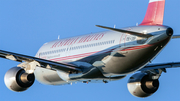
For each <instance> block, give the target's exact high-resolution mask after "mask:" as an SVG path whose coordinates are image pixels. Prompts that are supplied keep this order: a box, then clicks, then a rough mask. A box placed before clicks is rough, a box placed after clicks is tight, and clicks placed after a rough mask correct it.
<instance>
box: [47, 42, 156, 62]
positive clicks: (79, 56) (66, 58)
mask: <svg viewBox="0 0 180 101" xmlns="http://www.w3.org/2000/svg"><path fill="white" fill-rule="evenodd" d="M150 46H153V45H141V46H134V47H129V48H126V49H123V50H119V51H129V50H137V49H142V48H147V47H150ZM113 50H114V49H110V50H105V51H95V52H89V53H83V54H78V55H72V56H66V57H60V58H55V59H50V60H51V61H63V60H68V59H76V58H83V57H87V56H90V55H92V54H95V53H98V52H100V53H99V54H103V53H109V52H112V51H113Z"/></svg>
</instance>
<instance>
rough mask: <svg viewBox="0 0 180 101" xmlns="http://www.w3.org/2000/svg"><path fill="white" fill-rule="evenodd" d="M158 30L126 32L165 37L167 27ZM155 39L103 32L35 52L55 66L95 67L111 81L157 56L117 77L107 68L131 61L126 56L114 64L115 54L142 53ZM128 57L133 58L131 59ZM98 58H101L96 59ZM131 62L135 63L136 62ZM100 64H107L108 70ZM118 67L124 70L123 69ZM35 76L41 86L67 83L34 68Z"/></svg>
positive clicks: (113, 71) (60, 41) (51, 44)
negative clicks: (140, 51) (110, 78)
mask: <svg viewBox="0 0 180 101" xmlns="http://www.w3.org/2000/svg"><path fill="white" fill-rule="evenodd" d="M158 27H160V28H161V30H160V31H159V32H155V31H157V26H141V27H139V26H137V27H131V28H130V27H129V28H125V29H126V30H133V31H137V32H144V33H152V34H153V33H154V34H155V35H156V34H157V35H158V34H166V33H165V30H166V28H167V27H164V26H158ZM155 38H156V37H153V38H150V39H146V38H140V37H137V36H134V35H129V34H126V33H120V32H116V31H106V32H100V33H94V34H88V35H83V36H77V37H72V38H66V39H58V40H55V41H51V42H48V43H45V44H44V45H43V46H42V47H41V48H40V49H39V51H38V52H37V54H36V57H39V58H42V59H47V60H51V61H55V62H63V63H71V64H74V65H76V66H85V67H92V66H94V67H97V68H98V69H99V70H100V71H101V72H102V74H103V75H104V76H106V77H112V76H116V75H127V74H129V73H132V72H134V71H137V70H138V69H140V68H142V67H143V66H144V65H146V64H147V63H148V62H149V61H150V60H151V59H153V58H154V57H155V56H156V55H154V56H153V57H150V58H148V59H149V60H148V61H146V62H144V63H143V64H141V65H138V67H136V68H135V69H131V70H129V71H127V72H124V73H121V72H117V73H116V70H109V68H112V67H111V66H113V68H119V66H120V65H121V64H122V63H121V62H128V61H127V60H129V59H130V58H131V57H130V56H128V55H127V56H126V57H128V58H126V59H127V60H126V59H124V60H126V61H116V60H114V58H115V54H116V53H118V54H123V55H124V54H125V55H126V52H129V51H130V52H129V53H131V52H132V51H134V50H135V51H136V52H137V51H138V50H142V49H143V48H147V47H150V46H153V44H154V43H157V40H153V39H155ZM165 38H167V37H166V35H164V36H163V37H161V38H160V39H159V40H158V41H162V40H164V39H165ZM149 43H151V45H147V44H149ZM128 47H131V48H128ZM126 48H128V49H126ZM158 53H159V52H158ZM156 54H157V53H156ZM131 56H132V57H133V55H131ZM99 57H102V58H100V59H99ZM121 58H122V57H121ZM96 59H97V60H96ZM122 59H123V58H122ZM95 60H96V61H95ZM117 60H118V59H117ZM119 60H120V58H119ZM92 61H93V62H92ZM133 61H134V62H136V61H135V60H133ZM128 63H129V62H128ZM102 64H106V66H107V67H106V66H105V65H102ZM111 64H115V65H111ZM103 66H104V67H105V68H104V67H103ZM108 66H109V67H108ZM124 66H125V65H124ZM121 67H122V68H124V67H123V66H121ZM42 72H43V73H42ZM44 72H46V73H44ZM43 74H46V75H43ZM48 74H49V75H48ZM35 75H36V76H35V77H36V79H37V80H39V81H40V82H41V83H45V84H55V85H56V84H64V83H66V82H64V81H62V79H61V78H60V77H59V75H58V73H57V72H56V71H52V70H46V69H42V68H38V67H37V69H36V71H35ZM48 78H49V79H48ZM52 79H53V80H52ZM62 82H63V83H62Z"/></svg>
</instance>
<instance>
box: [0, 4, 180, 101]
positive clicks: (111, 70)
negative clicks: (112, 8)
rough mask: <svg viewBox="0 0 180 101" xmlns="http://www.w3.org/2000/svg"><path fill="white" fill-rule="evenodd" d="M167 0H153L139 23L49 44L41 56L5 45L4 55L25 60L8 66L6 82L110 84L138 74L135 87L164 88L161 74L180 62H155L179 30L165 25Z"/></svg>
mask: <svg viewBox="0 0 180 101" xmlns="http://www.w3.org/2000/svg"><path fill="white" fill-rule="evenodd" d="M164 6H165V0H150V1H149V5H148V9H147V12H146V15H145V18H144V20H143V21H142V23H141V24H140V25H138V26H132V27H126V28H121V29H118V28H111V27H106V26H101V25H97V27H101V28H104V29H108V30H110V31H104V32H99V33H93V34H88V35H83V36H77V37H72V38H66V39H58V40H54V41H51V42H48V43H45V44H44V45H43V46H42V47H41V48H40V49H39V51H38V52H37V54H36V55H35V57H32V56H27V55H23V54H18V53H14V52H8V51H4V50H0V57H1V58H5V59H9V60H14V61H17V62H21V63H20V64H19V65H18V66H16V67H13V68H11V69H10V70H8V71H7V73H6V74H5V77H4V81H5V84H6V86H7V87H8V88H9V89H10V90H12V91H16V92H21V91H25V90H27V89H28V88H29V87H31V86H32V85H33V83H34V80H35V79H36V80H38V81H39V82H40V83H42V84H48V85H65V84H72V83H74V82H83V83H96V82H98V83H108V82H110V81H115V80H120V79H123V78H125V77H126V76H127V75H131V74H132V73H135V74H133V75H132V76H131V77H130V78H129V81H128V84H127V86H128V90H129V92H130V93H131V94H132V95H134V96H136V97H143V98H144V97H148V96H150V95H152V94H153V93H155V92H156V91H157V90H158V87H159V77H160V76H161V73H162V72H166V68H176V67H180V62H174V63H159V64H152V63H151V61H153V59H154V58H155V57H156V56H157V55H158V54H159V53H160V52H161V51H162V50H163V49H164V47H165V46H166V45H167V44H168V43H169V42H170V40H171V39H175V38H180V35H173V29H172V28H171V27H168V26H164V25H163V15H164Z"/></svg>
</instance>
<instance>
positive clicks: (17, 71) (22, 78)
mask: <svg viewBox="0 0 180 101" xmlns="http://www.w3.org/2000/svg"><path fill="white" fill-rule="evenodd" d="M34 81H35V76H34V74H28V73H26V72H25V70H24V69H22V68H20V67H13V68H11V69H9V70H8V71H7V72H6V74H5V76H4V82H5V84H6V86H7V88H9V89H10V90H12V91H16V92H21V91H25V90H27V89H28V88H29V87H30V86H31V85H32V84H33V83H34Z"/></svg>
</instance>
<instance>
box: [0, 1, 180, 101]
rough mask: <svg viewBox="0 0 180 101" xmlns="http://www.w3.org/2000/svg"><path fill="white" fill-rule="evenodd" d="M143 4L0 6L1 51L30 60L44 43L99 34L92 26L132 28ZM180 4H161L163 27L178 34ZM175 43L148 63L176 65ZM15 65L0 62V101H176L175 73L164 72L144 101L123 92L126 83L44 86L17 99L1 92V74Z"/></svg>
mask: <svg viewBox="0 0 180 101" xmlns="http://www.w3.org/2000/svg"><path fill="white" fill-rule="evenodd" d="M148 2H149V1H148V0H16V1H15V0H1V1H0V49H1V50H7V51H12V52H16V53H21V54H26V55H30V56H34V55H35V54H36V52H37V51H38V49H39V47H41V45H42V44H43V43H45V42H48V41H51V40H55V39H57V38H58V35H60V37H61V38H67V37H72V36H76V35H83V34H88V33H93V32H100V31H104V29H101V28H97V27H95V25H96V24H99V25H105V26H111V27H113V26H114V25H116V27H118V28H121V27H128V26H135V25H136V23H141V21H142V20H143V18H144V15H145V12H146V9H147V6H148ZM179 5H180V1H179V0H166V8H165V17H164V25H168V26H171V27H172V28H173V29H174V32H175V33H174V34H180V27H179V24H180V12H179V9H180V6H179ZM179 44H180V39H174V40H171V42H170V43H169V44H168V45H167V47H166V48H165V49H164V50H163V52H161V53H160V54H159V55H158V57H157V58H156V59H155V60H154V61H153V63H163V62H177V61H180V52H179V51H180V45H179ZM18 64H19V63H18V62H14V61H10V60H5V59H0V66H1V70H0V89H1V90H0V99H1V101H24V100H26V101H32V100H33V101H42V100H43V101H49V100H52V101H109V100H111V101H124V100H127V101H131V100H133V101H141V100H143V101H149V100H153V101H160V100H163V101H169V100H174V101H179V100H180V94H179V91H180V87H179V85H180V78H179V72H180V68H176V69H168V70H167V73H166V74H165V73H163V74H162V76H161V77H160V87H159V89H158V91H157V92H156V93H155V94H153V95H152V96H150V97H148V98H143V99H142V98H136V97H134V96H132V95H131V94H130V93H129V92H128V90H127V81H128V79H129V77H130V75H129V76H127V77H126V78H124V79H122V80H119V81H114V82H110V83H108V84H103V83H102V84H101V83H99V84H91V83H89V84H82V83H77V84H73V85H72V86H71V85H65V86H49V85H43V84H40V83H39V82H38V81H36V82H35V83H34V85H33V86H32V87H30V88H29V89H28V90H27V91H25V92H21V93H16V92H12V91H10V90H9V89H8V88H6V86H5V84H4V74H5V73H6V72H7V71H8V70H9V69H10V68H11V67H14V66H16V65H18Z"/></svg>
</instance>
